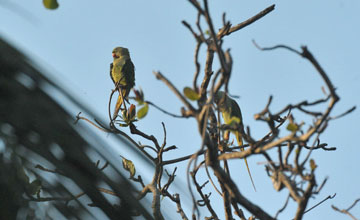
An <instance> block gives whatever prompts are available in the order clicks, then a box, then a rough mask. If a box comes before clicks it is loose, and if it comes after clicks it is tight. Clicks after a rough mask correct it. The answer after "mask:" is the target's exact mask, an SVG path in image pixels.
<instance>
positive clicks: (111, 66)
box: [110, 63, 116, 84]
mask: <svg viewBox="0 0 360 220" xmlns="http://www.w3.org/2000/svg"><path fill="white" fill-rule="evenodd" d="M113 66H114V65H113V63H110V77H111V80H112V81H113V82H114V84H116V82H115V80H114V78H113V76H112V69H113Z"/></svg>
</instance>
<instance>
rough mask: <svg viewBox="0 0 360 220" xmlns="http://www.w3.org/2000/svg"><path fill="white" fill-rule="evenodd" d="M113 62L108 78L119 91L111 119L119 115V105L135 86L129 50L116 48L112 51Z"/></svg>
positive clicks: (133, 68)
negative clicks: (109, 77)
mask: <svg viewBox="0 0 360 220" xmlns="http://www.w3.org/2000/svg"><path fill="white" fill-rule="evenodd" d="M112 56H113V58H114V61H113V62H112V63H111V64H110V76H111V79H112V81H113V82H114V84H115V87H116V89H117V90H118V91H119V97H118V100H117V102H116V106H115V111H114V114H113V119H115V118H116V117H117V115H118V113H119V110H120V108H121V105H122V104H123V102H124V100H123V99H125V100H126V101H127V97H128V95H129V92H130V90H131V88H132V87H134V85H135V66H134V64H133V63H132V61H131V59H130V54H129V50H128V49H127V48H124V47H116V48H114V50H113V51H112Z"/></svg>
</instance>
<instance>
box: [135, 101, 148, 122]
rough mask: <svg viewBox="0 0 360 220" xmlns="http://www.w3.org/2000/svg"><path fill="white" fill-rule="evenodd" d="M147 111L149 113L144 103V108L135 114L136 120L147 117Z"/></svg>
mask: <svg viewBox="0 0 360 220" xmlns="http://www.w3.org/2000/svg"><path fill="white" fill-rule="evenodd" d="M148 111H149V105H148V104H147V103H145V105H144V107H142V108H141V109H139V111H138V112H137V118H138V119H142V118H144V117H145V116H146V115H147V113H148Z"/></svg>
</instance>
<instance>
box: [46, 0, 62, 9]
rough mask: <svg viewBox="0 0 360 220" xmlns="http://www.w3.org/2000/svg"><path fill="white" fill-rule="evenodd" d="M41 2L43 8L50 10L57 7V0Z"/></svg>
mask: <svg viewBox="0 0 360 220" xmlns="http://www.w3.org/2000/svg"><path fill="white" fill-rule="evenodd" d="M43 4H44V6H45V8H47V9H51V10H54V9H57V8H58V7H59V4H58V2H57V0H43Z"/></svg>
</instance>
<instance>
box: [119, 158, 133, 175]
mask: <svg viewBox="0 0 360 220" xmlns="http://www.w3.org/2000/svg"><path fill="white" fill-rule="evenodd" d="M121 157H122V164H123V167H124V169H125V170H127V171H129V173H130V179H132V178H133V177H134V176H135V173H136V170H135V165H134V164H133V162H132V161H131V160H128V159H126V158H125V157H123V156H121Z"/></svg>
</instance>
